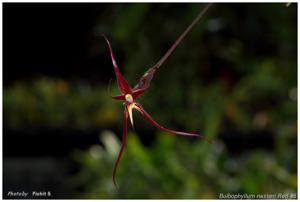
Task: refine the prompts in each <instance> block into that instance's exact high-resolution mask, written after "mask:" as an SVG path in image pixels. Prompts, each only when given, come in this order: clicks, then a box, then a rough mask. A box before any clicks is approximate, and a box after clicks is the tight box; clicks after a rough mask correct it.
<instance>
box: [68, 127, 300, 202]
mask: <svg viewBox="0 0 300 202" xmlns="http://www.w3.org/2000/svg"><path fill="white" fill-rule="evenodd" d="M158 135H159V138H157V140H156V143H155V144H154V146H153V147H150V148H149V147H145V146H143V144H141V142H140V141H139V139H138V138H137V136H136V135H135V134H133V133H130V134H129V136H128V142H127V146H126V153H125V156H124V158H123V159H122V161H121V166H120V167H119V171H118V174H117V181H118V183H119V189H117V188H116V187H114V185H113V182H112V177H111V173H112V169H113V164H114V161H115V159H116V157H117V154H118V149H119V147H120V142H119V141H118V139H117V138H116V136H115V135H114V134H113V133H111V132H109V131H105V132H103V133H102V134H101V135H100V137H101V139H102V142H103V143H104V147H101V146H99V145H94V146H92V147H91V148H90V150H89V151H87V152H82V151H77V152H74V158H75V159H76V160H77V162H78V163H80V164H81V165H82V166H83V168H82V170H81V172H80V173H79V174H78V175H77V176H76V177H74V178H72V180H71V181H72V184H73V186H80V185H81V186H82V185H85V186H84V187H82V190H81V192H80V193H78V195H77V196H76V197H79V198H94V199H97V198H113V199H129V198H139V199H144V198H146V199H148V198H152V199H195V198H218V196H219V193H224V194H225V193H248V194H261V193H296V189H297V175H296V174H291V173H289V172H287V171H286V170H285V168H283V167H282V166H280V165H279V163H278V162H277V161H276V159H275V158H274V156H273V155H272V153H270V152H266V151H263V150H257V151H255V152H252V153H249V154H246V155H243V156H240V157H237V158H232V157H231V156H230V154H229V153H228V152H227V151H226V149H225V147H224V145H223V144H222V142H217V143H215V144H213V145H209V144H208V143H206V142H202V141H199V140H197V139H193V142H187V141H183V140H184V138H182V137H174V136H168V135H166V134H165V133H159V134H158Z"/></svg>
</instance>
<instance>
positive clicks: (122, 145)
mask: <svg viewBox="0 0 300 202" xmlns="http://www.w3.org/2000/svg"><path fill="white" fill-rule="evenodd" d="M127 121H128V111H127V109H126V108H125V110H124V117H123V137H122V144H121V149H120V151H119V155H118V158H117V160H116V162H115V165H114V170H113V182H114V185H115V186H116V187H117V183H116V173H117V168H118V165H119V162H120V160H121V158H122V154H123V151H124V148H125V145H126V136H127Z"/></svg>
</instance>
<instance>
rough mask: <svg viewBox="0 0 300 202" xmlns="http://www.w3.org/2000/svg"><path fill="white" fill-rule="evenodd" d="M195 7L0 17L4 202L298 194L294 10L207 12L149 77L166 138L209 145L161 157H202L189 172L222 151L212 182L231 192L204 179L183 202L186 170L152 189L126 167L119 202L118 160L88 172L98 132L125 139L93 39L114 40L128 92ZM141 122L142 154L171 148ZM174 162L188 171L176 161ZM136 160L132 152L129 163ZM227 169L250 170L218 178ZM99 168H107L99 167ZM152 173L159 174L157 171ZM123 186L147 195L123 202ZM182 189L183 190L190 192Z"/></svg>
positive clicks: (91, 8) (128, 194) (244, 7)
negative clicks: (200, 137) (9, 201)
mask: <svg viewBox="0 0 300 202" xmlns="http://www.w3.org/2000/svg"><path fill="white" fill-rule="evenodd" d="M203 7H204V4H178V3H177V4H166V3H164V4H102V3H99V4H94V3H88V4H82V3H73V4H70V3H68V4H66V3H59V4H57V3H50V4H49V3H47V4H46V3H40V4H36V3H4V4H3V88H4V92H3V101H4V103H3V109H4V114H3V115H4V116H3V118H4V124H3V125H4V128H3V155H4V156H3V189H4V190H3V194H4V198H11V197H8V196H7V195H6V194H7V192H8V191H21V192H22V191H29V192H30V193H31V192H32V191H51V193H52V196H51V198H216V197H218V193H220V192H222V191H223V192H232V193H236V192H238V193H272V192H278V191H282V192H287V193H296V189H297V183H296V181H297V169H296V165H297V162H296V161H297V151H296V148H297V144H296V142H297V118H296V117H297V116H296V112H297V76H296V73H297V66H296V64H297V63H296V62H297V46H296V44H297V38H296V37H297V33H296V30H297V26H296V25H297V5H296V4H295V3H293V4H291V5H290V6H289V7H286V5H285V4H215V5H214V6H213V7H212V8H211V9H210V10H209V12H208V13H207V14H206V15H205V17H204V18H203V19H202V20H201V21H200V22H199V23H198V24H197V25H196V26H195V28H193V29H192V31H191V32H190V33H189V34H188V35H187V37H186V39H185V40H184V41H183V42H182V43H181V45H180V46H179V47H178V48H177V50H176V51H175V52H174V54H173V55H172V56H171V57H170V58H169V59H168V61H167V62H166V63H165V64H164V65H163V66H162V68H161V69H160V70H159V71H158V72H157V75H155V77H154V79H153V81H152V84H151V90H149V93H147V94H145V96H144V97H143V98H141V100H140V103H142V104H143V105H144V107H145V108H146V109H147V111H149V113H150V114H152V115H153V117H154V118H155V119H157V120H158V121H159V122H160V123H162V124H163V125H165V126H168V127H169V126H170V127H171V128H174V129H180V130H185V131H191V130H192V131H199V130H200V131H203V134H205V135H207V136H209V137H210V138H212V139H216V142H217V143H216V144H215V145H207V143H204V142H201V143H199V145H198V143H195V141H196V140H195V139H185V138H179V140H177V139H176V138H174V139H172V141H175V142H172V141H171V142H172V143H169V144H171V145H173V146H172V147H170V148H169V149H170V150H168V151H167V150H166V151H165V152H170V151H173V150H174V149H175V148H177V149H178V148H179V150H180V148H181V149H182V151H184V150H186V149H189V148H190V147H194V148H199V152H198V153H199V154H197V151H198V150H197V151H196V150H195V154H189V155H191V159H195V158H202V157H203V156H208V155H209V154H214V151H215V152H217V151H219V150H220V148H222V149H221V151H222V154H215V155H214V158H215V160H213V161H212V162H213V164H214V165H215V166H216V167H217V170H216V171H215V172H216V173H224V176H225V175H226V176H227V178H226V177H224V176H223V177H220V176H219V174H216V173H215V174H214V173H209V174H207V173H206V174H205V173H204V174H199V175H197V177H195V178H196V179H199V181H198V182H194V183H196V184H195V185H194V188H193V191H191V193H190V194H187V193H189V192H187V191H184V192H182V194H180V193H176V188H175V186H176V185H178V186H179V187H180V184H182V181H180V180H178V179H177V178H176V177H174V176H177V174H178V175H183V176H185V175H186V174H184V173H185V172H187V173H189V170H186V171H180V172H179V173H176V172H177V171H174V172H175V173H174V176H173V177H172V176H169V175H167V174H165V175H164V174H161V176H160V177H158V178H157V181H156V178H153V176H152V175H151V174H149V175H148V174H147V171H146V169H145V168H143V167H141V169H140V170H139V169H137V170H138V171H135V172H132V173H129V174H128V173H126V172H127V171H128V172H130V168H131V167H130V165H136V164H137V163H136V162H135V161H133V160H132V159H131V160H128V159H127V162H128V163H124V164H125V167H123V168H122V165H121V166H120V167H121V168H120V169H123V170H121V171H120V176H119V178H120V182H121V188H120V190H115V189H111V187H112V182H111V172H110V171H111V166H112V165H113V162H114V160H115V156H113V158H111V159H109V160H107V159H104V160H103V159H102V160H101V159H100V160H99V159H98V160H94V161H93V162H99V165H90V164H87V163H86V162H87V161H89V160H88V159H89V158H90V156H89V155H93V151H95V148H96V151H97V152H100V150H99V148H105V143H103V137H105V135H103V133H107V132H105V131H112V132H114V133H115V134H117V136H118V137H120V135H121V130H122V121H121V120H122V106H121V103H118V102H115V101H112V100H110V97H109V94H108V93H107V85H108V83H109V80H110V78H114V73H113V68H112V65H111V61H110V58H109V54H108V50H107V47H106V44H105V43H104V40H103V38H102V37H101V34H102V33H105V34H106V35H107V36H108V38H109V39H110V41H111V43H112V46H113V49H114V51H115V55H116V57H117V61H118V64H119V66H120V69H121V71H122V72H123V73H124V74H125V77H126V78H128V80H129V82H130V83H131V84H134V82H137V81H138V78H139V76H140V75H142V73H143V72H144V71H146V70H147V68H148V67H150V66H151V65H153V64H154V63H155V62H156V61H157V60H158V59H159V58H160V57H161V56H162V55H163V53H164V52H165V51H166V50H167V49H168V47H170V45H171V44H172V43H173V42H174V41H175V40H176V38H177V37H178V36H179V34H180V33H181V32H182V31H183V30H184V29H185V28H186V27H187V25H188V24H189V23H190V22H191V21H192V19H193V18H194V17H195V16H196V15H197V13H198V12H199V10H200V9H202V8H203ZM115 84H116V83H114V84H113V86H112V88H113V89H112V91H113V93H114V94H116V93H117V89H116V85H115ZM135 119H137V120H136V130H135V133H136V135H137V137H138V140H139V141H140V143H139V144H138V145H139V146H137V147H142V148H145V149H146V150H149V151H152V149H153V148H160V146H161V147H162V148H164V147H165V146H163V145H164V144H163V143H159V139H160V138H161V136H164V134H161V133H159V132H158V131H157V130H155V129H154V128H153V127H151V126H150V125H148V124H147V123H146V122H145V121H144V120H142V119H141V118H140V117H139V116H136V117H135ZM103 131H104V132H103ZM99 134H100V135H99ZM101 134H102V135H101ZM155 134H157V135H155ZM131 135H132V134H131ZM99 136H100V139H99ZM101 138H102V139H101ZM134 141H135V140H132V142H131V143H130V140H129V143H128V144H129V145H130V144H134V143H133V142H134ZM163 141H164V140H163ZM166 141H169V140H166ZM103 144H104V147H103ZM159 145H160V146H159ZM182 145H183V146H182ZM132 147H133V146H132ZM93 148H94V149H93ZM202 148H205V149H202ZM97 149H98V150H97ZM106 149H107V148H106ZM108 150H109V149H108ZM175 150H176V149H175ZM202 150H205V151H202ZM91 151H92V154H90V152H91ZM97 152H96V153H97ZM161 152H163V151H160V152H158V153H157V154H155V152H154V151H153V152H149V154H148V155H150V156H152V155H153V157H151V158H153V159H155V158H157V157H156V156H164V155H162V154H161ZM177 152H178V151H177ZM100 153H101V152H100ZM128 153H129V154H128V155H129V156H130V155H131V153H130V151H129V152H128ZM139 153H140V152H139ZM103 155H107V154H105V153H104V154H103ZM125 155H126V152H125ZM172 155H174V156H175V157H174V158H176V156H180V155H183V156H182V158H187V157H184V154H182V153H180V151H179V153H178V154H177V153H176V152H175V153H172ZM186 155H188V154H186ZM193 155H196V156H193ZM197 155H200V156H197ZM218 155H219V156H218ZM223 155H225V156H223ZM251 155H253V156H252V157H251ZM135 157H136V155H134V152H133V153H132V156H131V158H135ZM252 158H253V159H254V160H249V162H250V163H249V162H248V159H252ZM137 159H138V158H137ZM255 159H256V160H255ZM257 159H258V160H257ZM268 159H269V160H268ZM270 159H271V160H270ZM125 161H126V159H125V160H123V161H122V162H121V164H122V163H123V162H125ZM137 161H139V160H137ZM163 161H164V160H163ZM203 161H205V160H203ZM208 161H209V160H207V162H208ZM252 161H253V163H252ZM104 162H105V163H104ZM179 162H181V161H179ZM205 162H206V161H205ZM205 162H204V163H205ZM226 162H227V164H228V162H229V164H230V165H231V164H234V165H236V164H238V163H242V164H244V165H245V167H242V168H239V169H236V170H234V171H233V170H230V169H229V170H226V168H225V167H226V166H225V167H224V165H227V164H226ZM262 162H273V164H272V163H271V164H270V165H272V166H275V167H276V166H278V170H276V171H272V172H274V173H279V172H282V173H284V176H285V177H284V178H286V181H284V180H282V179H281V178H280V176H279V177H276V175H275V174H274V173H272V172H271V171H269V170H268V169H266V170H260V169H258V168H259V167H260V166H261V163H262ZM139 163H140V164H142V163H143V161H141V162H139ZM144 163H145V162H144ZM200 163H201V165H200ZM200 163H199V162H198V163H196V165H197V166H199V168H200V167H205V166H203V164H202V163H203V162H201V161H200ZM247 163H249V164H250V166H249V165H248V164H247ZM95 164H97V163H95ZM103 164H104V165H107V166H106V167H105V166H104V167H101V166H103ZM146 164H147V163H145V165H146ZM150 164H154V165H155V163H153V162H152V163H150ZM159 164H160V163H158V165H157V167H155V169H156V170H160V168H159ZM190 164H191V165H193V162H192V161H191V162H190ZM100 165H101V166H100ZM147 165H148V164H147ZM97 166H100V167H97ZM251 166H252V167H251ZM164 167H165V168H166V169H167V167H168V166H167V165H165V166H164ZM171 167H174V166H171ZM101 169H103V170H105V171H102V170H101ZM201 169H202V168H200V170H201ZM227 169H228V168H227ZM243 169H244V171H243ZM96 170H97V171H96ZM82 172H83V173H85V174H82ZM257 172H258V173H260V172H261V173H264V174H265V173H266V175H264V177H263V178H264V181H258V180H255V181H254V182H253V183H254V184H251V185H249V184H247V183H246V182H244V181H247V179H251V178H253V176H252V175H255V174H257ZM268 172H270V173H268ZM80 173H81V174H80ZM87 173H88V174H87ZM96 173H99V174H96ZM101 173H102V174H101ZM138 173H139V174H138ZM145 173H146V174H145ZM166 173H168V172H167V171H166ZM180 173H181V174H180ZM95 174H96V175H95ZM82 175H83V176H85V177H82ZM144 175H145V176H144ZM210 175H211V176H210ZM74 176H75V177H74ZM76 176H77V177H76ZM78 176H80V177H78ZM151 176H152V177H151ZM214 177H217V178H218V179H224V180H225V181H227V180H228V179H231V180H232V181H233V182H234V183H233V185H232V187H233V188H232V189H228V190H227V189H226V186H225V185H222V182H219V184H218V183H217V184H214V183H212V182H213V181H214V180H213V179H214ZM78 178H80V180H78ZM106 178H107V179H108V180H103V179H106ZM128 178H130V179H131V178H132V179H135V178H137V180H138V181H132V183H133V184H139V183H141V182H140V181H141V180H142V181H143V184H142V185H140V186H141V187H145V189H142V190H139V189H137V190H135V191H128V187H126V186H125V185H126V181H127V180H128ZM148 178H149V179H148ZM74 179H75V180H74ZM147 179H148V180H147ZM150 179H151V180H150ZM153 179H154V181H152V180H153ZM207 179H208V184H210V185H207V187H209V188H208V189H207V190H206V189H205V190H203V189H202V188H203V187H202V186H203V184H202V183H201V181H202V180H207ZM160 180H163V181H162V182H165V181H170V183H167V184H168V185H166V187H160V188H159V186H158V187H157V189H158V190H159V191H158V190H156V189H155V187H153V188H149V186H150V184H157V183H159V182H161V181H160ZM182 180H183V182H187V184H184V185H182V186H186V187H187V189H188V187H189V186H188V182H189V178H188V177H186V178H184V177H183V179H182ZM273 180H275V182H276V183H275V185H273V186H272V187H271V188H270V189H267V188H265V187H268V186H269V183H270V184H274V182H273ZM98 182H99V183H100V182H101V183H103V184H101V185H99V184H98ZM122 183H123V188H122ZM128 183H129V182H128ZM172 183H173V184H172ZM191 183H192V182H191ZM243 183H246V184H243ZM255 183H257V184H255ZM237 184H238V185H239V186H237ZM103 186H107V187H108V188H103ZM134 186H136V185H134ZM154 186H156V185H154ZM173 186H174V187H173ZM228 186H229V187H230V185H228ZM234 186H237V187H238V188H234ZM125 187H126V188H125ZM147 187H148V188H147ZM262 187H264V188H262ZM105 190H106V191H105ZM200 190H202V191H200ZM33 198H36V197H33ZM42 198H43V197H42Z"/></svg>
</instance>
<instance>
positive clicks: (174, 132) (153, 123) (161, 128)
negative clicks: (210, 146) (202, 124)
mask: <svg viewBox="0 0 300 202" xmlns="http://www.w3.org/2000/svg"><path fill="white" fill-rule="evenodd" d="M136 106H137V110H138V111H139V112H140V113H141V114H142V115H143V116H144V117H145V118H146V119H147V120H148V121H149V122H150V123H151V124H152V125H154V126H155V127H156V128H158V129H160V130H162V131H165V132H168V133H171V134H175V135H182V136H192V137H200V138H203V139H204V140H206V141H208V142H209V143H211V140H209V139H207V138H206V137H205V136H203V135H200V134H197V133H187V132H181V131H176V130H171V129H168V128H164V127H163V126H161V125H159V124H158V123H157V122H156V121H155V120H154V119H153V118H152V117H151V116H150V115H149V114H148V113H147V112H146V111H145V110H144V109H143V107H142V105H140V104H138V103H136Z"/></svg>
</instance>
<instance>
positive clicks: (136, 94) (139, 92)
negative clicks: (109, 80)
mask: <svg viewBox="0 0 300 202" xmlns="http://www.w3.org/2000/svg"><path fill="white" fill-rule="evenodd" d="M146 90H147V89H137V90H133V91H132V97H133V99H136V98H137V97H138V96H140V95H142V94H143V93H144V92H145V91H146Z"/></svg>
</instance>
